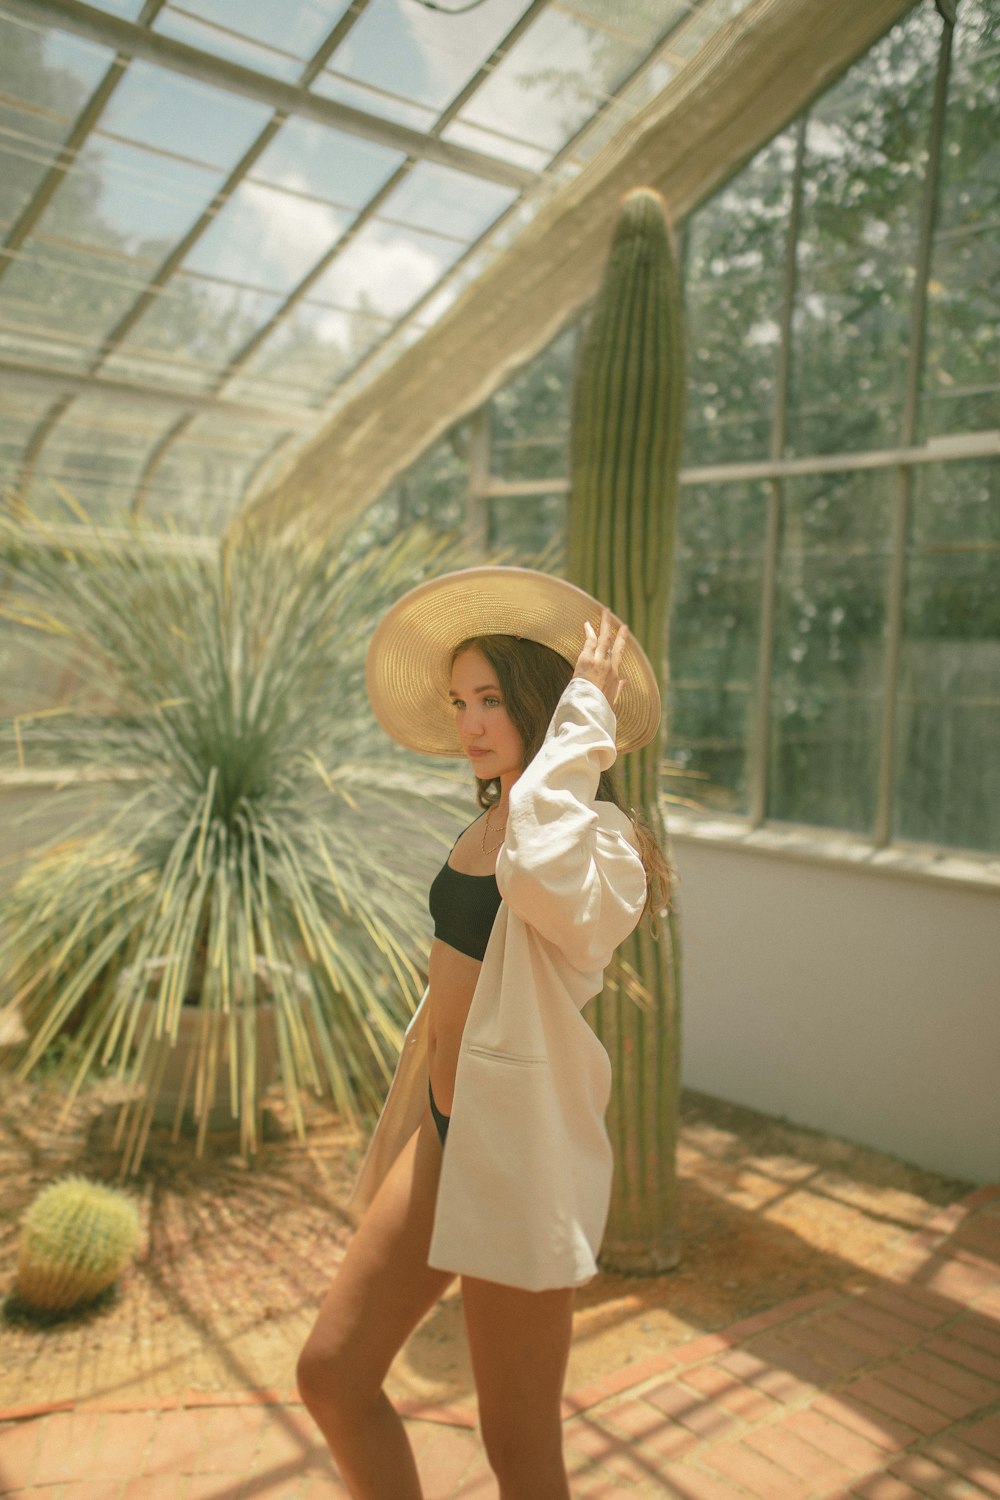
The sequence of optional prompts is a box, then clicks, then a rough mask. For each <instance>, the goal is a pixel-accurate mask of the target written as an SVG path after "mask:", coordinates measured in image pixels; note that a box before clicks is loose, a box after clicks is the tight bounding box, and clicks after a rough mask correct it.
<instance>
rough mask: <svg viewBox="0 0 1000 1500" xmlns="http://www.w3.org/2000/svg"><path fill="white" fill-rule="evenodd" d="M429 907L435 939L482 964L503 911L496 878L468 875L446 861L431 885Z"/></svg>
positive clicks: (493, 876)
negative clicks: (501, 910) (494, 928)
mask: <svg viewBox="0 0 1000 1500" xmlns="http://www.w3.org/2000/svg"><path fill="white" fill-rule="evenodd" d="M457 842H458V841H457V840H456V843H457ZM454 847H455V845H454V844H452V849H454ZM450 857H451V856H450V855H449V858H450ZM427 904H428V905H429V907H430V911H431V916H432V917H433V918H434V936H435V937H436V938H440V939H441V941H442V943H447V944H448V946H449V948H457V949H458V951H459V953H465V954H468V956H469V958H477V959H478V960H479V962H480V963H482V961H483V955H484V954H485V952H486V944H487V943H488V942H489V940H490V933H491V932H492V931H493V923H494V921H495V920H496V914H497V912H498V911H499V910H500V891H499V889H498V888H497V878H496V876H495V875H464V874H463V873H462V871H461V870H453V869H452V867H451V865H450V864H449V863H448V860H447V859H446V860H445V862H444V864H443V865H442V866H441V868H440V870H438V872H437V874H436V875H435V877H434V879H433V881H432V882H431V888H430V891H429V892H428V898H427Z"/></svg>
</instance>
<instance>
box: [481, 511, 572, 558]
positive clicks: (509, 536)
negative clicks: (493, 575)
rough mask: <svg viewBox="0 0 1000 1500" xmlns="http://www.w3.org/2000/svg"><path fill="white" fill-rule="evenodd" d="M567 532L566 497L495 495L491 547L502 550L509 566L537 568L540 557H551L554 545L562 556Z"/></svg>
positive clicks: (490, 529) (491, 514)
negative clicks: (541, 555)
mask: <svg viewBox="0 0 1000 1500" xmlns="http://www.w3.org/2000/svg"><path fill="white" fill-rule="evenodd" d="M565 530H566V496H565V495H564V494H557V495H507V496H500V495H495V496H493V498H492V499H491V500H490V503H489V534H488V538H487V545H488V546H489V547H491V548H494V547H495V548H501V549H502V550H503V555H504V561H505V562H507V561H510V562H512V563H516V564H520V565H521V566H523V567H531V566H537V564H538V560H539V555H540V554H541V553H542V552H545V553H546V556H547V557H548V549H549V548H551V547H552V546H553V544H554V545H555V546H556V547H557V548H558V549H559V555H560V556H561V553H562V549H563V546H564V534H565ZM548 565H549V566H552V563H551V561H550V562H549V564H548Z"/></svg>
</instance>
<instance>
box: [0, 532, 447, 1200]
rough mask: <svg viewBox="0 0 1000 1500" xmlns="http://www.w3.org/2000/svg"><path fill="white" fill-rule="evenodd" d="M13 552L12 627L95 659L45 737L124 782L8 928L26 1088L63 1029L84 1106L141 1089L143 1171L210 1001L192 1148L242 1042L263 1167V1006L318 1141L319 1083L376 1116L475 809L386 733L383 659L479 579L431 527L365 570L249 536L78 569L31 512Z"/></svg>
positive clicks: (38, 870)
mask: <svg viewBox="0 0 1000 1500" xmlns="http://www.w3.org/2000/svg"><path fill="white" fill-rule="evenodd" d="M0 546H2V549H3V553H4V555H5V556H6V558H7V560H8V562H10V563H12V564H13V566H14V569H15V577H16V580H17V585H18V604H17V607H16V609H15V608H14V607H13V606H7V608H6V610H5V612H6V613H8V614H10V615H11V617H13V618H16V619H17V620H18V622H19V623H20V624H21V625H22V626H26V627H28V628H29V629H30V630H32V631H33V632H34V633H36V634H37V635H40V636H42V637H45V638H47V639H48V640H49V641H50V642H52V643H53V644H54V645H55V646H57V647H58V645H59V644H60V643H72V646H73V648H74V656H75V658H77V659H81V660H82V662H83V666H82V672H83V679H82V682H81V687H80V692H79V694H78V702H77V704H76V705H75V706H74V707H75V711H74V712H70V713H67V715H66V716H65V717H64V718H59V717H55V718H53V717H49V718H47V719H46V720H45V723H46V736H47V739H48V741H49V744H50V746H51V739H52V736H53V735H56V736H59V735H61V736H62V741H63V745H64V748H65V755H64V759H65V761H66V762H67V763H72V764H73V765H74V766H76V767H80V766H81V765H82V766H84V767H86V766H87V765H91V766H93V767H94V768H95V769H99V770H100V771H101V772H103V773H111V774H112V775H113V774H114V773H115V772H120V773H121V775H122V778H123V779H122V780H121V781H120V782H118V783H115V795H114V798H113V801H112V804H111V807H110V809H105V810H103V811H102V812H101V814H100V821H97V822H96V823H95V821H94V820H91V821H90V823H89V824H88V825H85V826H84V827H83V828H82V829H81V830H79V831H77V833H76V834H75V836H74V837H72V838H64V839H63V840H61V841H58V842H57V843H55V844H54V845H52V846H50V847H48V848H47V849H45V850H42V851H41V852H40V854H39V855H38V857H37V858H36V859H35V861H34V862H33V863H32V864H31V865H30V866H29V867H28V869H27V870H26V871H25V873H24V876H23V878H22V879H21V881H20V882H19V884H18V885H17V886H16V887H15V888H14V889H13V891H11V892H10V893H9V895H8V896H7V897H6V898H5V900H4V903H3V906H2V908H0V920H2V927H0V973H3V975H4V977H5V982H6V989H7V996H8V997H9V1004H11V1005H14V1006H17V1007H19V1008H20V1012H21V1015H22V1016H23V1019H24V1022H25V1025H26V1027H27V1029H28V1033H29V1042H28V1044H27V1047H26V1050H25V1051H24V1054H23V1056H22V1057H21V1059H20V1063H19V1072H20V1075H21V1076H26V1075H27V1074H28V1073H30V1071H31V1070H32V1069H33V1068H34V1067H35V1065H36V1064H37V1063H38V1062H39V1060H40V1059H41V1058H42V1056H43V1054H44V1053H45V1052H46V1048H47V1047H48V1046H49V1044H50V1042H51V1041H52V1039H53V1038H54V1037H55V1036H56V1035H57V1034H59V1033H60V1032H61V1031H64V1030H65V1029H67V1028H69V1029H72V1030H73V1032H74V1047H73V1049H72V1050H73V1054H74V1057H75V1060H76V1061H75V1074H74V1076H73V1077H72V1080H71V1085H70V1088H69V1091H68V1097H67V1108H68V1106H69V1104H70V1103H71V1102H72V1099H73V1097H74V1096H75V1094H76V1093H77V1092H78V1090H79V1088H80V1086H81V1084H82V1082H83V1080H84V1079H85V1078H86V1076H87V1075H88V1073H89V1071H90V1070H91V1068H92V1066H93V1065H94V1063H95V1062H100V1063H102V1064H104V1065H108V1066H112V1065H113V1067H114V1069H115V1072H116V1074H117V1076H119V1077H120V1078H122V1079H124V1080H126V1081H128V1080H136V1081H138V1082H139V1083H141V1084H144V1085H145V1092H144V1095H143V1102H142V1105H141V1107H140V1105H138V1104H137V1105H136V1106H135V1107H132V1108H130V1109H126V1111H125V1112H124V1114H123V1119H122V1122H121V1126H120V1134H119V1141H120V1143H123V1149H124V1164H125V1168H126V1170H134V1169H135V1168H136V1167H137V1166H138V1164H139V1162H140V1161H141V1158H142V1154H143V1151H144V1149H145V1144H146V1138H147V1135H148V1131H149V1127H150V1123H151V1120H152V1116H153V1108H154V1105H155V1098H156V1092H157V1089H158V1086H159V1081H160V1078H161V1077H162V1073H163V1069H164V1066H165V1063H166V1056H167V1053H168V1052H169V1050H170V1046H171V1043H172V1040H173V1038H175V1037H176V1034H177V1030H178V1024H179V1020H180V1015H181V1008H182V1006H184V1005H186V1004H187V1005H191V1004H195V1005H197V1006H198V1007H199V1018H200V1021H201V1025H200V1027H199V1033H198V1042H197V1052H196V1059H195V1061H194V1063H193V1064H192V1066H191V1068H190V1070H189V1074H188V1090H189V1095H188V1097H189V1102H192V1103H193V1110H194V1114H195V1116H196V1118H197V1120H198V1124H199V1129H198V1140H197V1150H198V1151H199V1152H200V1151H201V1150H202V1149H203V1145H204V1139H205V1131H206V1128H207V1124H208V1120H209V1116H210V1113H211V1111H212V1106H213V1103H215V1102H216V1101H215V1100H214V1098H213V1093H214V1089H215V1079H216V1071H217V1060H218V1057H219V1055H220V1052H221V1051H222V1050H223V1044H224V1042H225V1043H226V1050H227V1051H228V1069H227V1072H226V1074H225V1076H224V1079H223V1088H224V1091H225V1094H226V1095H227V1097H228V1101H229V1104H230V1108H231V1111H232V1114H233V1116H238V1118H239V1121H240V1130H241V1146H242V1148H243V1150H244V1151H253V1150H254V1149H256V1145H257V1130H258V1108H257V1107H256V1096H255V1078H256V1070H257V1050H258V1027H257V1022H258V1016H259V1014H260V1011H259V1007H260V1005H261V1003H262V1001H264V1000H268V1001H270V1002H272V1003H273V1006H274V1017H275V1024H276V1030H277V1044H278V1050H279V1055H280V1061H281V1070H282V1074H283V1078H284V1084H285V1091H286V1095H287V1099H288V1103H289V1106H290V1109H291V1112H292V1117H293V1120H294V1122H295V1126H296V1129H297V1130H298V1132H299V1133H300V1134H301V1133H302V1132H303V1130H304V1120H303V1114H302V1108H301V1098H300V1091H301V1090H302V1089H303V1088H312V1089H314V1090H318V1089H320V1088H321V1087H323V1086H324V1085H326V1086H328V1087H329V1089H330V1090H331V1091H332V1096H333V1099H334V1101H335V1103H336V1105H337V1107H338V1108H339V1109H340V1111H341V1112H342V1113H343V1114H344V1115H346V1116H347V1117H351V1118H353V1117H354V1115H355V1111H356V1110H358V1109H360V1110H362V1111H369V1110H371V1109H373V1108H374V1107H376V1106H377V1104H378V1103H379V1102H380V1100H381V1098H382V1095H383V1093H384V1088H385V1083H386V1081H387V1079H388V1077H389V1076H390V1072H391V1067H392V1064H393V1062H394V1059H395V1056H396V1052H397V1050H398V1046H399V1043H400V1038H401V1031H402V1027H403V1024H404V1023H405V1020H406V1018H407V1016H408V1014H409V1012H410V1011H411V1009H412V1004H413V1000H414V997H415V996H416V995H417V993H418V990H419V987H420V983H421V976H420V973H419V970H418V967H417V966H418V964H419V963H420V962H421V960H422V955H423V952H424V951H425V945H426V941H427V937H428V924H427V918H426V912H425V905H424V903H425V885H426V877H427V875H428V874H429V872H430V869H432V868H433V862H434V858H435V848H434V846H435V843H437V845H438V848H440V847H441V846H442V844H443V845H445V846H446V844H447V839H446V837H444V836H443V834H444V830H443V829H442V823H444V824H445V826H446V827H447V826H448V822H449V820H448V819H447V818H445V819H442V817H441V813H440V809H441V807H442V806H444V807H450V806H454V805H455V804H456V803H457V801H458V791H457V786H456V782H455V779H454V776H453V774H452V773H447V772H440V771H437V770H433V769H431V768H430V767H429V766H427V767H426V768H425V767H422V766H421V765H420V764H419V763H417V764H416V765H414V763H413V760H412V757H409V758H406V757H402V756H401V755H400V754H397V753H396V750H395V747H394V746H393V745H392V744H391V743H390V742H389V741H388V740H387V738H386V736H385V735H384V734H383V733H382V731H381V730H380V729H379V728H378V727H377V725H376V724H375V721H374V719H373V718H372V716H371V713H370V710H369V707H368V703H367V699H366V696H365V691H364V678H363V665H364V653H365V648H366V646H367V642H368V639H369V636H370V634H371V631H372V629H373V627H374V623H375V621H376V620H377V618H378V617H379V616H380V615H381V613H382V612H383V611H384V610H385V609H386V608H387V607H388V605H389V604H390V603H391V602H392V600H393V599H395V598H396V597H397V596H398V595H399V594H401V593H402V592H404V591H405V590H406V589H407V588H409V587H410V586H412V585H413V584H414V583H416V582H419V581H420V579H421V578H422V577H424V576H426V575H427V574H428V573H431V572H440V571H445V570H447V569H448V568H450V567H456V566H461V565H462V563H463V562H464V561H465V559H464V558H463V557H462V556H459V555H458V554H457V551H456V547H455V544H454V543H451V542H448V541H444V540H441V539H440V538H439V539H437V540H434V539H432V538H430V537H429V536H428V535H427V534H426V533H416V532H414V533H410V534H409V535H406V536H403V537H401V538H399V539H397V540H396V541H395V542H392V543H389V544H385V545H381V546H376V547H372V548H370V549H369V550H367V551H366V552H365V553H364V554H363V555H361V554H360V553H358V552H357V551H356V550H355V552H354V553H352V552H351V551H350V549H348V548H347V547H345V544H344V542H343V540H341V539H337V538H324V539H322V540H321V541H319V542H312V541H310V540H309V539H306V538H303V537H299V538H298V539H292V538H287V539H285V540H284V541H282V542H278V541H275V540H268V539H267V538H265V537H261V536H254V535H251V534H249V533H248V534H245V535H242V536H240V537H238V538H237V539H236V540H235V541H234V542H232V543H231V544H225V545H223V546H222V547H221V548H220V549H219V550H218V552H217V554H214V555H209V556H193V555H187V556H183V555H171V554H170V553H168V552H166V551H164V550H162V549H160V548H158V547H157V546H156V539H155V538H154V537H151V536H144V535H143V534H142V533H137V535H136V538H135V542H134V544H131V545H128V546H123V547H120V548H117V549H114V550H108V549H107V548H106V547H104V548H98V547H97V546H96V545H93V544H88V543H87V541H86V538H85V536H84V537H83V538H82V539H81V541H80V542H79V543H76V542H74V544H73V547H72V550H71V551H68V550H66V549H65V548H64V547H61V546H58V545H55V544H54V542H53V540H52V539H51V538H50V539H49V542H48V544H47V545H46V543H45V538H44V536H42V537H41V538H40V537H39V533H38V528H37V527H36V528H34V529H33V530H31V531H29V530H27V529H26V528H25V527H23V526H22V525H21V524H20V523H19V522H17V521H15V520H14V519H11V518H7V519H5V520H3V521H2V522H0ZM25 745H26V753H27V755H28V757H29V758H30V756H31V754H32V741H31V737H30V734H28V735H27V738H26V740H25ZM432 803H433V804H436V806H432ZM147 997H148V998H149V999H150V1000H152V1001H153V1002H154V1003H153V1004H152V1005H151V1006H150V1005H144V1004H143V1002H144V1000H145V999H146V998H147ZM183 1103H184V1100H183V1097H182V1099H181V1101H180V1103H179V1104H178V1110H177V1120H178V1125H179V1121H180V1112H181V1106H182V1105H183Z"/></svg>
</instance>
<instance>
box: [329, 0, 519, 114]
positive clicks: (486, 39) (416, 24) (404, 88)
mask: <svg viewBox="0 0 1000 1500" xmlns="http://www.w3.org/2000/svg"><path fill="white" fill-rule="evenodd" d="M524 8H525V0H491V3H490V4H489V5H488V6H479V7H477V8H475V9H474V10H470V11H469V12H468V13H467V14H464V15H463V14H461V13H460V12H459V10H458V7H453V8H451V13H449V8H448V7H447V6H443V7H442V9H441V10H440V11H434V10H430V9H428V8H427V7H426V6H421V5H406V4H404V3H402V0H374V3H373V4H371V5H369V6H368V8H367V10H366V11H365V13H364V15H363V16H362V17H361V19H360V20H359V21H358V22H357V24H356V25H355V26H354V27H352V29H351V31H350V33H349V34H348V36H347V38H346V39H345V41H344V42H343V44H342V45H341V46H340V47H339V48H338V50H337V52H336V54H335V57H334V67H335V71H336V73H337V75H339V76H340V77H342V78H345V79H353V80H354V81H355V82H357V83H362V84H368V85H369V86H370V87H371V88H373V89H384V90H385V91H386V92H387V93H388V94H390V95H396V96H397V97H398V98H400V99H409V100H412V101H413V102H414V103H415V104H419V105H423V106H424V107H425V109H427V110H429V111H431V112H432V114H433V116H434V117H436V116H437V115H438V114H440V112H441V111H442V110H443V109H444V107H445V105H447V104H449V103H450V102H451V100H452V99H453V98H454V97H455V95H456V94H458V92H459V91H460V90H461V89H462V88H463V87H464V85H465V84H466V83H467V82H468V80H469V79H470V78H471V77H472V76H473V74H474V73H475V72H476V71H477V70H478V69H479V67H480V66H481V65H482V64H483V63H484V62H485V61H486V59H487V58H488V57H489V56H490V54H491V52H492V51H493V49H494V47H495V46H496V45H497V43H498V42H499V41H501V40H502V38H503V37H504V36H505V35H506V33H507V32H508V31H509V29H510V27H511V26H513V24H514V22H515V21H516V20H518V18H519V17H520V15H521V13H522V11H523V10H524ZM325 84H326V80H325V79H324V85H325ZM323 92H324V93H325V92H327V87H326V86H324V88H323ZM362 107H367V108H368V109H378V111H379V113H386V110H385V108H384V106H383V105H380V104H379V102H378V95H376V94H372V95H370V96H369V102H368V104H367V106H362ZM432 122H433V121H432V120H431V121H429V122H427V123H428V124H429V123H432ZM417 128H418V129H420V128H424V129H426V128H427V124H425V125H423V126H422V127H421V126H418V127H417Z"/></svg>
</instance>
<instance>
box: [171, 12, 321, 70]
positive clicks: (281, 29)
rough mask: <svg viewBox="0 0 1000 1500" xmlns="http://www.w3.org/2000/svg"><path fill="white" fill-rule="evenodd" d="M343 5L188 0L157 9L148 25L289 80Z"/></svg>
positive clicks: (318, 42)
mask: <svg viewBox="0 0 1000 1500" xmlns="http://www.w3.org/2000/svg"><path fill="white" fill-rule="evenodd" d="M346 9H347V3H346V0H345V3H342V4H339V5H333V4H332V3H323V4H321V3H319V0H282V4H281V5H275V4H274V0H188V3H185V4H184V5H183V6H182V7H181V8H180V11H178V10H175V9H174V8H173V7H171V6H169V5H168V6H167V7H166V8H165V9H164V10H162V11H161V12H160V14H159V15H158V16H157V18H156V21H155V22H154V29H155V30H156V31H162V32H163V33H164V34H165V35H167V36H172V37H176V38H177V40H178V41H181V42H187V43H188V44H189V45H190V46H192V47H198V48H200V49H201V50H202V51H203V52H211V53H212V54H213V55H214V56H216V57H226V58H229V59H231V60H232V61H233V62H238V63H242V64H243V66H244V67H248V68H254V69H256V70H257V71H258V72H261V73H270V74H271V75H272V76H273V77H275V78H281V79H283V80H284V81H285V82H286V83H293V82H295V81H297V80H298V79H299V78H300V77H301V75H302V71H303V67H304V64H305V62H306V60H307V59H308V58H310V57H311V56H312V54H313V53H314V52H315V51H316V50H317V49H318V48H319V45H320V43H321V42H322V41H323V39H324V37H325V36H326V35H327V33H328V32H329V31H332V29H333V27H334V26H335V25H336V24H337V22H338V21H339V19H340V17H341V15H342V14H343V12H344V11H345V10H346ZM192 12H193V14H192ZM199 17H200V18H201V19H199Z"/></svg>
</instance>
